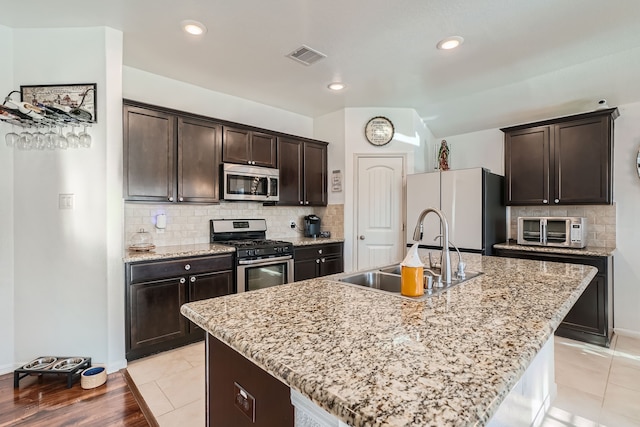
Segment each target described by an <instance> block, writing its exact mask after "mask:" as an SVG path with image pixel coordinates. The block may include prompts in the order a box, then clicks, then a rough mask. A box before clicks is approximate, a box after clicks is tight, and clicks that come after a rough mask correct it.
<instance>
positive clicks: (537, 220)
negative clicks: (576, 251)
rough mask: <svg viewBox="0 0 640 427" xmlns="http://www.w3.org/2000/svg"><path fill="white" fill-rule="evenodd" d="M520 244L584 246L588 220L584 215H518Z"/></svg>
mask: <svg viewBox="0 0 640 427" xmlns="http://www.w3.org/2000/svg"><path fill="white" fill-rule="evenodd" d="M518 244H519V245H538V246H559V247H567V248H584V247H585V246H586V245H587V220H586V218H582V217H518Z"/></svg>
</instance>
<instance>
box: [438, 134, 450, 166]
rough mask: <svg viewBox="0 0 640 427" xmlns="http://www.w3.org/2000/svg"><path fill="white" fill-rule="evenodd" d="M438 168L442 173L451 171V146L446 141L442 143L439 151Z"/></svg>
mask: <svg viewBox="0 0 640 427" xmlns="http://www.w3.org/2000/svg"><path fill="white" fill-rule="evenodd" d="M438 168H439V169H440V170H442V171H448V170H449V146H447V141H446V140H445V139H443V140H442V142H441V143H440V149H439V150H438Z"/></svg>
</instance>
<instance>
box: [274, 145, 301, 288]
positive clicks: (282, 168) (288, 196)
mask: <svg viewBox="0 0 640 427" xmlns="http://www.w3.org/2000/svg"><path fill="white" fill-rule="evenodd" d="M302 156H303V143H302V141H299V140H297V139H290V138H278V170H279V172H280V200H279V201H278V204H279V205H302V204H304V182H303V180H304V176H303V173H302V168H303V166H304V164H303V161H302ZM296 277H297V276H296Z"/></svg>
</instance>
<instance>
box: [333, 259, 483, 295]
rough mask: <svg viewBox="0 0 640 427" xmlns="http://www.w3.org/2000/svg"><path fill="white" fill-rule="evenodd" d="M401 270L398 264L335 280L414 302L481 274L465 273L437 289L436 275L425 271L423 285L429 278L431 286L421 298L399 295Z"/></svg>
mask: <svg viewBox="0 0 640 427" xmlns="http://www.w3.org/2000/svg"><path fill="white" fill-rule="evenodd" d="M401 268H402V267H401V266H400V265H398V264H395V265H389V266H385V267H382V268H376V269H374V270H369V271H361V272H358V273H353V274H349V275H346V276H343V277H339V278H338V279H337V280H338V281H340V282H345V283H350V284H353V285H358V286H362V287H365V288H369V289H372V290H378V291H382V292H387V293H392V294H394V295H397V296H400V297H402V298H407V299H410V300H414V301H416V300H421V299H425V298H428V297H430V296H432V295H437V294H440V293H442V292H444V291H446V290H448V289H451V288H452V287H454V286H457V285H459V284H460V283H463V282H466V281H467V280H470V279H473V278H474V277H477V276H479V275H481V274H482V273H476V272H467V273H466V275H465V277H464V279H459V278H457V277H454V278H452V280H451V283H450V284H446V283H442V286H441V287H438V286H437V275H436V276H433V275H432V274H431V272H430V271H429V270H427V269H425V275H424V278H425V283H428V281H429V278H431V281H432V284H433V285H432V287H431V289H425V290H424V295H422V296H419V297H407V296H404V295H402V294H401V293H400V287H401V276H400V271H401Z"/></svg>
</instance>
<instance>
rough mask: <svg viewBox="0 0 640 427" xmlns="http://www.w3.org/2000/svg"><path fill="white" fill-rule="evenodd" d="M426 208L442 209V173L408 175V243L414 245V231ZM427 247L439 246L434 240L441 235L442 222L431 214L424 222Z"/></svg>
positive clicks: (424, 239) (424, 238) (424, 242)
mask: <svg viewBox="0 0 640 427" xmlns="http://www.w3.org/2000/svg"><path fill="white" fill-rule="evenodd" d="M426 208H436V209H440V172H429V173H417V174H412V175H407V212H406V215H407V216H406V224H407V233H406V236H407V243H408V244H411V243H413V231H414V230H415V227H416V223H417V221H418V217H419V216H420V213H421V212H422V211H423V210H425V209H426ZM423 226H424V227H423V238H422V242H423V244H425V245H438V244H440V243H439V241H438V242H434V241H433V239H434V238H435V237H436V236H437V235H439V234H440V220H439V219H438V217H437V216H436V215H434V214H429V215H427V217H426V218H425V219H424V222H423Z"/></svg>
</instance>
